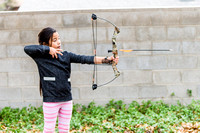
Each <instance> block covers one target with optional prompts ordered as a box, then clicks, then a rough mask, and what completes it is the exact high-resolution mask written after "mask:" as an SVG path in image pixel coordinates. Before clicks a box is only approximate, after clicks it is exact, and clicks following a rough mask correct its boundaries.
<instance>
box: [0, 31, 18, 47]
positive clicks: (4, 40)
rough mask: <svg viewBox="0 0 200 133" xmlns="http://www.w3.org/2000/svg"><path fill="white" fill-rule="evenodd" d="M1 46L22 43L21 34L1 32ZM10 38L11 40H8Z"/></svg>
mask: <svg viewBox="0 0 200 133" xmlns="http://www.w3.org/2000/svg"><path fill="white" fill-rule="evenodd" d="M0 36H1V38H0V44H11V43H12V44H13V43H15V44H16V43H20V34H19V32H18V31H14V30H13V31H3V30H1V31H0ZM8 38H10V39H8Z"/></svg>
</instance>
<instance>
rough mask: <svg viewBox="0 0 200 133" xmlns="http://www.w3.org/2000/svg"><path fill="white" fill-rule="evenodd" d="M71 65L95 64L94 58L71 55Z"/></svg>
mask: <svg viewBox="0 0 200 133" xmlns="http://www.w3.org/2000/svg"><path fill="white" fill-rule="evenodd" d="M69 56H70V62H71V63H81V64H94V56H85V55H76V54H74V53H69Z"/></svg>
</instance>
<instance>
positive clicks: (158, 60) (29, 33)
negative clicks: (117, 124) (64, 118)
mask: <svg viewBox="0 0 200 133" xmlns="http://www.w3.org/2000/svg"><path fill="white" fill-rule="evenodd" d="M93 12H94V13H96V14H97V15H98V16H99V17H103V18H106V19H109V20H110V21H111V22H113V23H115V24H116V25H118V26H119V27H120V29H121V33H120V34H119V36H118V37H117V42H118V48H119V49H121V48H123V49H173V51H172V52H131V53H122V52H119V56H120V61H119V64H118V66H117V67H118V69H119V70H120V71H121V76H120V77H119V78H118V79H116V80H115V81H114V82H112V83H111V84H108V85H107V86H104V87H101V88H98V89H97V90H95V91H93V90H92V88H91V84H92V70H93V66H92V65H79V64H73V65H72V76H71V82H72V93H73V98H74V102H75V103H82V104H88V103H89V102H91V101H92V100H94V101H95V102H96V103H97V104H100V105H104V104H105V103H107V102H108V101H109V100H111V99H115V100H119V99H121V100H124V101H125V102H126V103H130V102H131V101H133V100H136V101H138V102H141V101H142V100H149V99H151V100H164V101H165V102H166V103H170V104H175V103H176V102H177V100H180V101H181V102H182V103H184V104H187V103H190V102H191V100H192V99H199V96H200V86H199V85H200V70H199V68H200V56H199V53H200V32H199V31H200V8H169V9H168V8H163V9H154V8H152V9H124V10H123V9H119V10H82V11H52V12H6V13H0V107H1V108H2V107H5V106H12V107H22V106H28V105H29V104H31V105H33V106H40V105H42V98H41V97H40V96H39V91H38V90H39V89H38V88H39V87H38V85H39V76H38V71H37V67H36V64H35V63H34V62H33V61H32V59H31V58H30V57H28V56H27V55H26V54H25V53H24V51H23V48H24V46H25V45H29V44H37V34H38V33H39V31H40V30H41V29H42V28H44V27H47V26H51V27H53V28H55V29H57V31H58V32H59V34H60V36H61V41H62V48H63V49H64V50H68V51H72V52H75V53H77V54H86V55H92V48H93V44H92V29H91V19H90V17H91V14H92V13H93ZM98 22H99V23H98V48H97V49H98V51H97V54H98V55H102V56H106V55H107V53H106V50H107V49H110V48H111V46H112V45H111V37H112V32H113V27H112V26H111V25H109V24H108V23H106V22H102V21H100V20H99V21H98ZM98 72H99V73H98V76H99V77H98V79H99V83H104V82H106V81H108V80H110V79H112V78H113V76H114V75H113V71H112V68H111V66H98ZM187 89H189V90H192V96H191V97H190V96H188V95H187ZM173 92H174V93H175V96H171V94H172V93H173Z"/></svg>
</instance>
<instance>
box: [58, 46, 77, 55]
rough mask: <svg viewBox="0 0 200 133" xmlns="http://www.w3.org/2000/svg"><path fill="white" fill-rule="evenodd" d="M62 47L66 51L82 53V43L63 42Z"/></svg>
mask: <svg viewBox="0 0 200 133" xmlns="http://www.w3.org/2000/svg"><path fill="white" fill-rule="evenodd" d="M61 48H62V49H63V50H64V51H67V52H72V53H75V54H79V53H80V45H79V44H71V43H67V44H62V45H61Z"/></svg>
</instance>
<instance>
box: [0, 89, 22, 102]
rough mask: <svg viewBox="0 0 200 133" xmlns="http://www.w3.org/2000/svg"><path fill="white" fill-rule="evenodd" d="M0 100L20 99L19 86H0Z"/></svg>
mask: <svg viewBox="0 0 200 133" xmlns="http://www.w3.org/2000/svg"><path fill="white" fill-rule="evenodd" d="M0 91H1V93H0V100H21V99H22V94H21V88H16V87H13V88H8V87H0Z"/></svg>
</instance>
